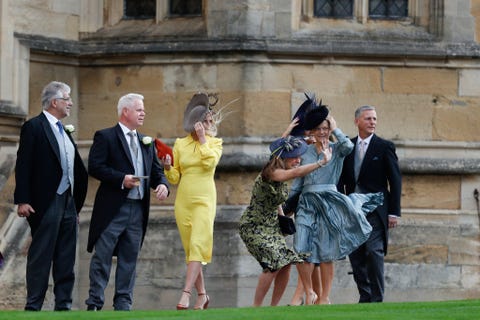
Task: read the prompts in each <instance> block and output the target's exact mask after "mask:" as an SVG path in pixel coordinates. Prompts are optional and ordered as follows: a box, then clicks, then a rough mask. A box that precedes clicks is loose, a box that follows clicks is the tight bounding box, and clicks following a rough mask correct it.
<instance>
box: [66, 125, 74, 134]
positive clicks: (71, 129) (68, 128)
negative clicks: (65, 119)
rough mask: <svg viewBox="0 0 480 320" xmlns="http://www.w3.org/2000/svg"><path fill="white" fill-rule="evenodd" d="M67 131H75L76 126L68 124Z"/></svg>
mask: <svg viewBox="0 0 480 320" xmlns="http://www.w3.org/2000/svg"><path fill="white" fill-rule="evenodd" d="M64 128H65V131H66V132H68V133H72V132H74V131H75V127H74V126H73V124H67V125H65V127H64Z"/></svg>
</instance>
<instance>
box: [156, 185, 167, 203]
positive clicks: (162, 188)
mask: <svg viewBox="0 0 480 320" xmlns="http://www.w3.org/2000/svg"><path fill="white" fill-rule="evenodd" d="M153 192H155V196H156V197H157V199H158V200H165V199H166V198H167V197H168V189H167V186H166V185H164V184H159V185H158V186H157V188H156V189H155V190H154V191H153Z"/></svg>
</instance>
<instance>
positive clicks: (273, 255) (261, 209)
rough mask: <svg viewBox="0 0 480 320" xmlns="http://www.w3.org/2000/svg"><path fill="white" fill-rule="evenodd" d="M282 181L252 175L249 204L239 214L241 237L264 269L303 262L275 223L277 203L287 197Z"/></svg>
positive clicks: (277, 268)
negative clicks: (240, 215)
mask: <svg viewBox="0 0 480 320" xmlns="http://www.w3.org/2000/svg"><path fill="white" fill-rule="evenodd" d="M287 195H288V187H287V184H286V183H285V182H276V181H263V179H262V177H261V175H258V176H257V178H256V179H255V184H254V186H253V190H252V198H251V200H250V205H249V206H248V207H247V209H246V210H245V212H244V213H243V215H242V217H241V218H240V227H239V229H240V237H241V238H242V240H243V242H244V243H245V246H246V247H247V249H248V251H249V252H250V253H251V254H252V256H253V257H254V258H255V259H257V261H258V262H259V263H260V266H261V267H262V269H263V270H264V271H271V272H273V271H277V270H280V269H281V268H283V267H285V266H287V265H289V264H291V263H299V262H303V261H302V259H300V258H299V257H298V255H297V254H296V253H295V252H294V251H293V250H292V249H290V248H289V247H288V246H287V243H286V242H285V237H284V236H283V235H282V233H281V231H280V226H279V224H278V217H277V214H278V211H277V210H278V206H279V205H281V204H283V203H284V202H285V200H286V199H287Z"/></svg>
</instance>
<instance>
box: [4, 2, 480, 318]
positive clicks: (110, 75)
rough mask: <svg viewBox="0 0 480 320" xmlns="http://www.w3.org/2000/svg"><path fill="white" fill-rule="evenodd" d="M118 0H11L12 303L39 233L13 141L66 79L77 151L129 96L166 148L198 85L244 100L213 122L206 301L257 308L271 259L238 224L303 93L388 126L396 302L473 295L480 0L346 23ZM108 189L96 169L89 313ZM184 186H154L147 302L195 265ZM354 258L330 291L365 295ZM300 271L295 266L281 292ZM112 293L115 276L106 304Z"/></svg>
mask: <svg viewBox="0 0 480 320" xmlns="http://www.w3.org/2000/svg"><path fill="white" fill-rule="evenodd" d="M122 2H123V1H118V0H104V1H94V0H85V1H73V0H72V1H60V0H30V1H27V0H22V1H13V0H0V19H1V20H0V22H1V24H2V28H1V29H0V37H1V39H2V44H3V43H6V45H2V47H1V48H0V151H1V152H0V199H1V200H2V201H1V204H0V235H1V236H0V251H2V252H3V253H4V255H5V257H6V260H5V264H4V266H3V267H2V268H1V269H0V287H2V288H0V289H2V290H0V292H4V293H5V294H4V295H1V294H0V296H1V299H0V307H1V308H3V309H21V308H22V307H23V304H24V297H25V292H24V290H25V288H24V286H25V284H24V270H25V263H26V258H25V257H26V251H27V250H28V245H29V241H30V239H29V230H28V226H27V225H26V223H25V221H23V220H21V219H19V218H18V217H16V215H15V207H14V205H13V190H14V186H15V181H14V176H13V171H14V162H15V153H16V147H17V141H18V133H19V129H20V125H21V123H22V120H24V119H26V118H29V117H32V116H35V115H36V114H38V113H39V112H40V101H39V99H40V97H39V95H40V91H41V89H42V87H43V86H44V85H45V84H46V83H47V82H49V81H51V80H61V81H65V82H67V83H69V84H70V85H71V86H72V89H73V92H72V97H73V100H74V110H73V112H72V115H71V116H70V117H69V118H68V120H67V121H68V122H69V123H72V124H74V125H75V127H76V128H77V130H76V132H75V135H76V138H77V140H78V144H79V146H80V149H81V150H80V151H81V154H82V156H83V157H84V159H86V158H87V156H88V150H89V147H90V145H91V139H92V137H93V134H94V132H95V131H96V130H98V129H100V128H104V127H107V126H112V125H114V124H115V123H116V121H117V117H116V103H117V101H118V98H119V97H120V96H121V95H123V94H125V93H127V92H139V93H141V94H143V95H144V96H145V106H146V111H147V118H146V121H145V125H144V126H143V128H142V130H141V131H142V133H145V134H148V135H151V136H155V137H156V136H159V137H162V139H164V140H165V141H166V142H167V143H169V144H173V141H174V139H175V138H176V137H179V136H183V135H184V132H183V130H182V126H181V121H182V115H183V109H184V106H185V105H186V103H187V102H188V100H189V98H190V97H191V96H192V94H193V93H194V92H196V91H198V90H207V91H209V92H219V93H220V105H225V104H226V103H228V102H230V101H232V100H234V99H238V100H237V101H236V102H235V103H233V104H232V105H230V106H229V107H228V108H227V111H230V112H231V113H230V114H229V116H228V117H227V118H226V119H225V120H224V122H223V123H222V124H221V127H220V136H221V137H223V138H224V155H223V157H222V160H221V163H220V165H219V167H218V170H217V173H216V176H215V179H216V184H217V193H218V212H217V219H216V224H215V247H214V257H213V263H212V264H211V265H208V266H207V267H206V270H205V272H206V277H207V287H208V290H209V295H210V297H211V298H212V307H223V306H248V305H250V304H251V297H252V295H253V292H254V289H255V286H256V281H257V276H258V274H259V273H260V268H259V266H258V265H257V262H256V261H255V260H254V259H253V258H252V257H251V256H250V255H249V254H248V252H247V251H246V249H245V247H244V246H243V244H242V242H241V240H240V238H239V236H238V233H237V230H236V227H237V221H238V219H239V217H240V215H241V213H242V210H243V208H244V207H245V206H246V205H247V204H248V202H249V197H250V190H251V188H252V185H253V180H254V178H255V176H256V174H257V173H258V172H259V171H260V169H261V166H262V164H263V163H264V161H265V160H266V157H267V156H268V144H269V142H270V141H271V140H272V139H274V137H275V136H278V135H279V134H280V133H281V132H283V130H284V129H285V127H286V126H287V124H288V123H289V122H290V119H291V117H292V114H293V113H294V112H295V110H296V108H297V107H298V106H299V105H300V104H301V103H302V102H303V99H304V95H303V92H305V91H310V92H316V93H317V95H318V96H319V97H321V98H322V99H323V102H324V103H326V104H327V105H328V106H329V108H330V110H331V112H332V114H333V115H334V117H335V119H336V120H337V123H338V124H339V126H340V128H342V129H343V130H344V131H345V132H346V133H347V134H348V135H350V136H354V135H355V127H354V125H353V112H354V110H355V109H356V108H357V107H358V106H360V105H363V104H371V105H375V106H376V107H377V112H378V118H379V123H378V126H377V133H378V134H379V135H380V136H383V137H385V138H388V139H391V140H393V141H394V142H395V144H396V146H397V154H398V156H399V160H400V166H401V170H402V174H403V190H402V219H401V225H400V227H399V228H397V229H395V230H393V231H392V232H391V239H390V246H389V255H388V256H387V257H386V260H387V263H386V282H387V283H386V284H387V289H386V290H387V292H386V299H387V300H388V301H421V300H447V299H466V298H478V297H479V296H480V291H479V284H480V276H479V272H480V244H479V233H480V228H479V216H478V213H477V202H476V201H475V198H474V190H475V189H480V134H479V133H480V130H479V129H478V123H479V120H480V112H479V111H480V104H479V102H480V89H479V87H478V86H477V83H478V79H479V78H480V65H479V63H478V59H477V58H478V57H479V55H480V46H479V44H478V43H477V38H476V37H477V36H476V35H477V32H476V30H477V29H478V23H477V18H478V16H479V14H478V6H479V5H478V3H477V2H478V1H473V0H471V1H470V0H469V1H466V0H456V1H435V0H414V1H409V3H410V7H411V8H410V9H411V11H410V12H411V17H410V18H409V19H408V20H406V21H402V22H395V21H370V20H369V19H368V18H367V17H366V14H365V6H364V4H365V1H364V0H356V1H355V3H356V11H355V12H356V18H355V19H353V20H352V21H341V20H338V21H337V20H327V21H325V20H321V19H315V18H313V17H312V16H311V12H310V11H309V10H310V9H309V6H310V5H311V2H310V1H308V0H305V1H300V0H295V1H283V0H282V1H277V0H262V1H247V0H245V1H220V0H206V1H204V3H205V8H206V9H205V12H204V15H203V17H193V18H178V19H169V18H167V17H165V15H164V11H162V10H163V9H162V10H159V12H157V17H156V18H155V19H153V20H145V21H144V20H142V21H135V20H122V19H121V16H122V15H121V12H122V9H121V7H122V5H121V3H122ZM158 3H161V1H158ZM26 17H31V19H26ZM97 186H98V182H97V181H95V180H94V179H91V180H90V185H89V191H88V196H87V200H86V204H85V207H84V209H83V210H82V213H81V221H80V236H79V248H78V263H77V285H76V287H75V297H74V303H75V308H79V309H83V308H84V305H83V301H84V300H85V298H86V296H87V290H88V263H89V259H90V255H89V254H87V252H86V250H85V249H86V235H87V232H88V225H89V218H90V213H91V209H92V205H93V199H94V195H95V191H96V188H97ZM174 199H175V187H174V188H173V192H172V194H171V196H170V198H169V199H168V200H167V201H165V202H158V201H156V200H152V207H151V221H150V226H149V230H148V233H147V237H146V239H145V244H144V247H143V249H142V253H141V257H140V261H139V264H138V277H137V283H136V291H135V297H136V299H135V308H137V309H153V308H173V306H174V305H175V303H176V302H177V299H178V294H179V292H180V290H181V287H182V284H183V278H182V277H183V274H184V269H183V265H184V262H183V252H182V249H181V245H180V242H179V238H178V233H177V230H176V227H175V224H174V220H173V202H174ZM290 240H291V239H289V241H290ZM349 271H350V268H349V264H348V260H345V261H339V262H337V263H336V276H335V282H334V288H333V293H332V300H333V302H334V303H354V302H356V300H357V294H356V289H355V285H354V283H353V280H352V278H351V275H349ZM112 279H113V272H112ZM295 284H296V272H295V271H293V272H292V276H291V282H290V285H289V288H288V292H287V293H286V294H285V297H284V300H283V301H282V303H285V304H286V303H288V301H289V298H290V297H291V294H292V291H293V289H294V287H295ZM7 289H8V290H7ZM7 293H8V296H6V294H7ZM111 295H112V283H110V285H109V287H108V289H107V303H106V307H107V308H109V307H110V301H111ZM266 301H267V300H266ZM51 307H52V294H51V292H50V291H49V294H48V298H47V302H46V308H47V309H48V308H51Z"/></svg>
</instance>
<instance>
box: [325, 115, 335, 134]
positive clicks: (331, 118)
mask: <svg viewBox="0 0 480 320" xmlns="http://www.w3.org/2000/svg"><path fill="white" fill-rule="evenodd" d="M327 120H328V122H330V131H333V130H335V129H337V121H335V119H334V118H333V117H332V115H330V114H329V115H328V116H327Z"/></svg>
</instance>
